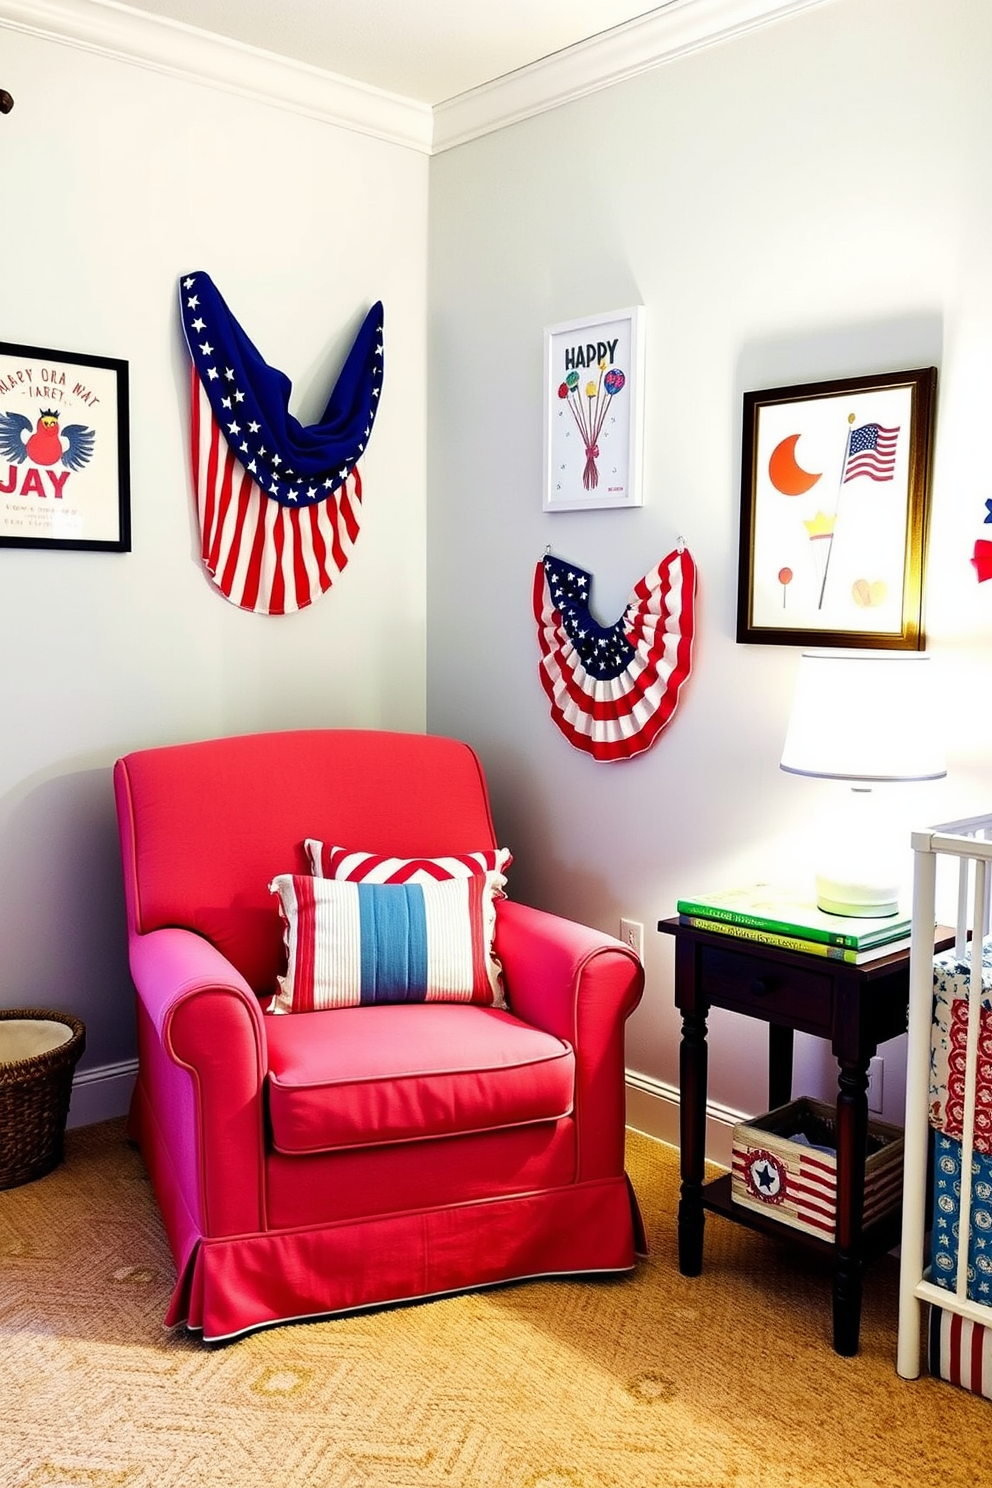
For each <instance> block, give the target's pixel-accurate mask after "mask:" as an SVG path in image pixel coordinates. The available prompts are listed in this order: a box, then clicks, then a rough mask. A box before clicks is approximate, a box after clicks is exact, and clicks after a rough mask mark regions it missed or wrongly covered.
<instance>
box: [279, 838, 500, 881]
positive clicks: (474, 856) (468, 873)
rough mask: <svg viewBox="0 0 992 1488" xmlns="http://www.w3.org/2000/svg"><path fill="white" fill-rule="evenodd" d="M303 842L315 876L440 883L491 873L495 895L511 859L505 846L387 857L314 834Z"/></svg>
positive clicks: (356, 879) (479, 876) (352, 879)
mask: <svg viewBox="0 0 992 1488" xmlns="http://www.w3.org/2000/svg"><path fill="white" fill-rule="evenodd" d="M303 845H304V847H305V848H306V853H307V857H308V858H309V860H310V868H311V871H312V872H313V875H314V877H315V878H335V879H338V880H342V879H343V880H346V881H347V882H349V883H443V882H444V881H445V880H446V879H449V878H481V877H484V876H485V875H487V874H494V875H496V877H495V879H494V881H493V888H494V889H495V892H496V893H497V895H498V894H500V893H502V890H503V887H504V885H505V883H506V878H505V872H506V869H507V868H508V867H509V866H510V863H511V862H512V861H513V857H512V854H511V853H510V850H509V848H506V847H492V848H485V849H483V850H482V851H481V852H472V853H452V854H450V855H448V856H445V857H440V858H390V857H385V856H383V855H381V854H379V853H369V852H356V851H354V850H353V849H352V848H347V847H332V846H328V845H327V844H326V843H324V842H320V841H318V840H317V839H316V838H315V837H308V838H307V839H306V840H305V842H304V844H303Z"/></svg>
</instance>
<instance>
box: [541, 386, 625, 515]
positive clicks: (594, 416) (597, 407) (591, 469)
mask: <svg viewBox="0 0 992 1488" xmlns="http://www.w3.org/2000/svg"><path fill="white" fill-rule="evenodd" d="M626 383H627V379H626V377H625V376H624V374H623V372H622V371H621V370H620V368H619V367H609V368H608V367H607V363H606V362H605V361H603V362H600V363H599V377H598V378H590V380H589V381H588V382H587V383H586V385H585V389H584V396H585V403H583V401H582V396H581V395H580V393H579V374H578V372H575V371H572V372H569V374H568V376H567V377H566V378H565V381H564V382H563V383H562V384H561V386H560V387H559V389H558V396H559V398H561V399H563V400H567V402H568V406H569V408H570V409H571V411H572V417H573V418H574V420H575V424H576V428H577V429H578V431H579V433H580V435H581V436H582V445H583V448H584V450H585V455H586V463H585V465H584V466H583V469H582V484H583V486H584V487H585V489H586V490H587V491H593V490H595V488H596V487H597V486H598V485H599V471H598V469H597V468H596V461H597V460H598V459H599V436H600V434H601V433H602V429H603V424H604V422H605V420H606V415H607V411H608V410H609V406H610V404H611V402H612V401H613V399H614V398H615V397H616V395H617V394H618V393H620V392H622V391H623V389H624V387H625V386H626Z"/></svg>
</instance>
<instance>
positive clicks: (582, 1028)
mask: <svg viewBox="0 0 992 1488" xmlns="http://www.w3.org/2000/svg"><path fill="white" fill-rule="evenodd" d="M494 950H495V953H496V955H497V956H498V957H499V959H500V961H501V962H502V963H503V970H504V975H505V980H506V988H507V999H508V1001H509V1004H510V1010H511V1012H513V1013H515V1014H516V1015H517V1017H519V1018H521V1019H523V1021H524V1022H525V1023H530V1024H532V1025H533V1026H534V1027H535V1028H542V1029H544V1031H545V1032H546V1033H551V1034H554V1035H555V1036H556V1037H557V1038H560V1039H565V1040H566V1041H567V1042H568V1043H570V1044H571V1045H572V1048H573V1049H574V1050H575V1059H576V1081H575V1083H576V1089H575V1119H576V1123H577V1126H578V1130H579V1174H578V1176H579V1177H580V1178H581V1179H589V1178H600V1177H605V1176H612V1175H615V1174H617V1173H620V1172H622V1171H623V1142H624V1116H625V1109H624V1024H625V1022H626V1020H627V1018H628V1017H629V1016H630V1014H631V1013H632V1012H633V1011H634V1009H635V1008H636V1006H637V1004H638V1003H639V1002H640V1000H641V995H642V993H643V991H644V969H643V967H642V966H641V963H640V961H639V959H638V957H637V956H635V955H634V953H633V951H632V950H630V948H629V947H628V946H625V945H623V944H622V943H621V942H620V941H619V940H615V939H614V938H613V937H612V936H610V935H604V934H603V932H602V931H600V930H593V929H590V928H589V927H588V926H586V925H579V924H576V923H575V921H573V920H566V919H563V918H562V917H561V916H560V915H552V914H548V913H546V912H545V911H543V910H538V909H532V908H530V907H528V906H527V905H523V904H516V903H515V902H514V901H513V900H510V899H503V900H500V901H499V903H498V904H497V907H496V939H495V944H494Z"/></svg>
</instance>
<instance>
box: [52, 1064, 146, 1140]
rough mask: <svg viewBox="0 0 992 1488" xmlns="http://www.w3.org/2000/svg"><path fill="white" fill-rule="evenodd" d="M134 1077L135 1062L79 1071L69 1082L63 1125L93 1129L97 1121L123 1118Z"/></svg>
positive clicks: (135, 1074) (135, 1072) (136, 1072)
mask: <svg viewBox="0 0 992 1488" xmlns="http://www.w3.org/2000/svg"><path fill="white" fill-rule="evenodd" d="M137 1074H138V1061H137V1060H136V1059H124V1060H122V1061H121V1062H120V1064H103V1065H98V1066H97V1067H96V1068H94V1069H85V1070H81V1071H80V1072H79V1073H77V1075H76V1077H75V1079H74V1080H73V1082H72V1099H71V1101H70V1102H69V1119H68V1121H67V1122H66V1126H93V1125H95V1123H96V1122H98V1121H112V1120H113V1119H114V1117H115V1116H126V1115H127V1108H128V1106H129V1104H130V1102H131V1091H132V1090H133V1089H134V1082H135V1078H136V1077H137Z"/></svg>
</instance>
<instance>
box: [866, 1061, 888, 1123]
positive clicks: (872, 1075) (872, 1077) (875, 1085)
mask: <svg viewBox="0 0 992 1488" xmlns="http://www.w3.org/2000/svg"><path fill="white" fill-rule="evenodd" d="M884 1071H885V1060H884V1059H880V1058H879V1057H878V1055H877V1054H876V1055H875V1058H874V1059H870V1060H869V1061H868V1109H869V1111H874V1112H875V1114H876V1115H878V1116H880V1115H881V1114H882V1075H883V1073H884Z"/></svg>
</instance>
